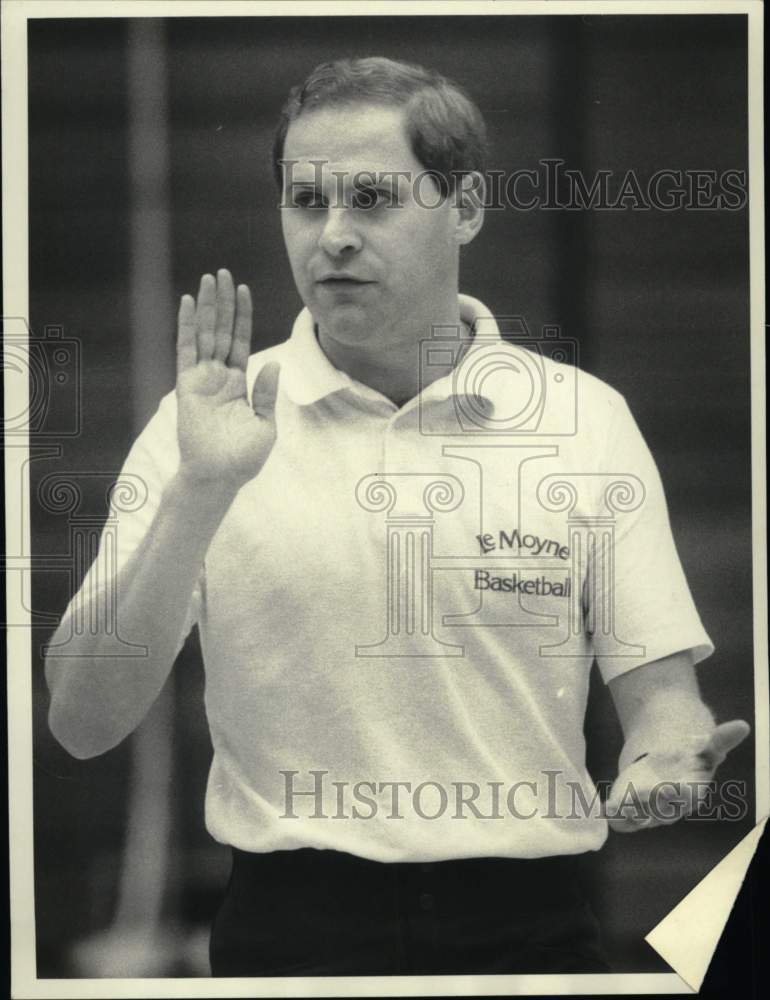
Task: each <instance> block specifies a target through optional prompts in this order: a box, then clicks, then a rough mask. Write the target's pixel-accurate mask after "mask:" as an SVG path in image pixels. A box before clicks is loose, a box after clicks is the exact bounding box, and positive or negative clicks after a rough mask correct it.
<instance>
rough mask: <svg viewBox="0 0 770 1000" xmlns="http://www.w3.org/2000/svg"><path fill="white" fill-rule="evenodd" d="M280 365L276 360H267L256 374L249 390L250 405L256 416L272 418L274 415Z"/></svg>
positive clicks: (266, 418)
mask: <svg viewBox="0 0 770 1000" xmlns="http://www.w3.org/2000/svg"><path fill="white" fill-rule="evenodd" d="M280 373H281V366H280V364H279V363H278V362H277V361H268V363H267V364H266V365H264V366H263V367H262V368H261V369H260V370H259V373H258V374H257V377H256V379H255V380H254V387H253V388H252V390H251V406H252V409H253V410H254V412H255V413H256V414H257V416H258V417H263V418H264V419H265V420H272V419H273V418H274V417H275V399H276V396H277V395H278V377H279V375H280Z"/></svg>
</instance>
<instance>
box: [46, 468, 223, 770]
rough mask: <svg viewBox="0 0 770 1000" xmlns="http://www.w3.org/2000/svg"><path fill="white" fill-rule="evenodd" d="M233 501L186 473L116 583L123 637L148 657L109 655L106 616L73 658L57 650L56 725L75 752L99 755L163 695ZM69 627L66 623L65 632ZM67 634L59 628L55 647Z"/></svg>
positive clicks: (51, 662) (53, 673) (74, 648)
mask: <svg viewBox="0 0 770 1000" xmlns="http://www.w3.org/2000/svg"><path fill="white" fill-rule="evenodd" d="M232 499H233V493H232V491H231V490H230V491H228V490H225V489H222V488H219V487H217V488H214V487H212V488H205V489H204V488H202V486H201V484H194V483H191V482H189V481H188V480H187V479H186V478H185V477H184V475H182V474H178V475H177V476H176V477H175V478H174V479H172V480H171V481H170V482H169V484H168V486H167V488H166V490H165V491H164V494H163V497H162V500H161V503H160V506H159V510H158V513H157V515H156V517H155V520H154V521H153V523H152V525H151V526H150V529H149V531H148V533H147V535H146V536H145V538H144V540H143V542H142V544H141V545H140V546H139V548H138V549H137V551H136V552H135V553H134V554H133V556H132V557H131V559H130V560H129V562H128V563H127V564H126V566H125V567H124V568H123V569H122V570H121V571H120V574H119V576H118V579H117V580H116V581H114V583H113V585H114V586H115V587H116V590H117V594H116V597H117V601H116V606H117V623H118V628H119V632H120V637H121V639H122V640H124V641H126V642H128V643H132V644H135V645H139V646H144V647H146V650H147V652H146V655H144V656H125V657H121V656H118V657H116V656H115V655H114V651H112V650H111V651H110V655H105V653H106V646H105V637H104V634H103V631H102V629H101V626H102V625H103V624H104V623H102V622H99V623H98V626H97V629H96V630H95V631H94V633H93V634H85V635H82V636H78V637H76V638H69V640H68V642H67V655H66V656H57V655H56V651H55V648H52V649H51V651H50V652H49V655H48V657H47V659H46V679H47V681H48V686H49V689H50V691H51V707H50V713H49V724H50V727H51V731H52V732H53V734H54V736H56V738H57V739H58V740H59V742H60V743H61V744H62V745H63V746H64V747H65V748H66V749H67V750H68V751H69V752H70V753H72V754H73V755H74V756H76V757H92V756H95V755H96V754H99V753H104V752H105V751H106V750H109V749H110V748H111V747H113V746H115V745H116V744H117V743H119V742H120V741H121V740H122V739H124V738H125V736H127V735H128V734H129V733H130V732H132V731H133V729H135V728H136V726H137V725H138V724H139V723H140V722H141V720H142V719H143V718H144V716H145V714H146V713H147V711H148V709H149V708H150V706H151V705H152V703H153V702H154V701H155V699H156V697H157V696H158V693H159V692H160V690H161V688H162V686H163V684H164V682H165V680H166V678H167V677H168V674H169V672H170V670H171V667H172V665H173V662H174V657H175V655H176V652H177V648H178V644H179V637H180V634H181V631H182V628H183V626H184V622H185V617H186V614H187V609H188V607H189V602H190V598H191V596H192V593H193V590H194V588H195V585H196V581H197V579H198V576H199V573H200V569H201V566H202V565H203V560H204V558H205V555H206V551H207V549H208V546H209V543H210V541H211V539H212V537H213V535H214V534H215V532H216V530H217V528H218V526H219V524H220V523H221V520H222V518H223V517H224V515H225V513H226V512H227V509H228V507H229V506H230V503H231V502H232ZM65 628H67V626H66V624H65V623H62V625H61V626H60V631H63V630H64V629H65ZM65 638H67V637H66V636H64V635H60V634H59V632H57V633H56V634H55V635H54V637H53V639H52V643H51V646H52V647H55V645H56V643H57V642H62V641H63V640H64V639H65Z"/></svg>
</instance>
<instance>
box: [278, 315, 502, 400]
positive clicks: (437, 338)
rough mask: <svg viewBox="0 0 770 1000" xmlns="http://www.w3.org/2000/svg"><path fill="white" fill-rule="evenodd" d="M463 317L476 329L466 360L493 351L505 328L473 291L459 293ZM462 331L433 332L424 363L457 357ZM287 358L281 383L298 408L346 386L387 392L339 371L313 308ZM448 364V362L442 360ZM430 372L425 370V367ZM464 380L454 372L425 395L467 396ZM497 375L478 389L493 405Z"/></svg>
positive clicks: (364, 392)
mask: <svg viewBox="0 0 770 1000" xmlns="http://www.w3.org/2000/svg"><path fill="white" fill-rule="evenodd" d="M458 301H459V305H460V318H461V319H462V320H463V321H464V322H465V323H467V324H468V326H469V327H470V328H471V331H472V333H473V340H472V341H471V344H470V347H469V348H468V349H467V350H466V352H465V359H466V360H467V358H468V357H469V355H470V354H471V352H473V351H477V350H479V349H483V348H486V349H489V348H490V346H492V347H493V346H494V344H495V343H498V342H500V343H502V339H501V337H500V331H499V330H498V327H497V323H496V321H495V318H494V316H492V314H491V313H490V312H489V310H488V309H487V308H486V306H485V305H484V304H483V303H482V302H479V300H478V299H474V298H472V297H471V296H470V295H459V296H458ZM463 339H464V338H463V334H462V333H461V331H459V330H458V329H457V328H456V327H446V328H443V329H442V328H439V329H437V330H436V331H434V336H433V337H432V338H431V340H430V341H427V339H426V341H425V343H424V344H423V351H422V361H423V365H426V364H427V365H430V359H431V356H433V357H434V358H435V361H434V363H436V364H439V363H442V360H440V359H446V358H448V357H451V356H452V352H454V355H455V356H457V355H458V354H459V351H460V348H461V347H462V345H463ZM286 348H287V355H288V356H287V358H286V361H285V362H284V364H282V366H281V387H282V389H283V391H284V392H285V393H286V394H287V395H288V397H289V399H291V401H292V402H293V403H295V404H297V405H299V406H309V405H311V404H312V403H316V402H318V401H319V400H320V399H323V398H324V397H325V396H328V395H330V394H331V393H334V392H339V391H340V390H342V389H349V390H350V391H352V392H354V393H356V394H357V395H359V396H364V397H371V398H376V399H382V398H383V397H382V394H381V393H379V392H377V391H376V390H375V389H372V388H370V387H369V386H367V385H364V384H363V383H361V382H358V381H357V380H356V379H353V378H351V377H350V375H348V374H347V372H343V371H340V369H338V368H335V367H334V365H333V364H332V363H331V361H329V359H328V358H327V357H326V355H325V354H324V352H323V350H322V349H321V345H320V344H319V343H318V340H317V338H316V335H315V324H314V321H313V317H312V315H311V314H310V311H309V310H308V309H306V308H305V309H303V310H302V312H301V313H300V314H299V316H298V317H297V319H296V320H295V321H294V326H293V328H292V331H291V336H290V337H289V340H288V341H287V343H286ZM443 363H444V364H445V363H446V360H443ZM423 370H425V369H423ZM462 381H463V380H462V379H460V378H458V377H457V373H456V372H450V374H449V375H445V376H443V377H442V378H439V379H436V380H435V381H434V382H431V383H430V385H428V387H427V388H426V389H425V390H424V391H423V392H422V393H421V396H422V397H423V398H425V399H432V400H442V399H448V398H449V397H450V396H457V395H467V394H468V389H467V388H466V387H465V386H464V385H462V384H461V383H462ZM494 383H495V380H494V379H484V384H483V385H481V386H478V387H474V389H473V391H474V394H475V396H476V397H477V398H482V399H483V398H486V399H489V400H490V401H491V402H493V403H494V399H495V395H496V393H495V392H494Z"/></svg>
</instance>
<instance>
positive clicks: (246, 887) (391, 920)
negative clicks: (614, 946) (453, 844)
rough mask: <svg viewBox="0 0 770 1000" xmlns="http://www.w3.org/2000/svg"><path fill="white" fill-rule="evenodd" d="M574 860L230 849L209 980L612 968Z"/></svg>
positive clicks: (213, 939)
mask: <svg viewBox="0 0 770 1000" xmlns="http://www.w3.org/2000/svg"><path fill="white" fill-rule="evenodd" d="M579 866H580V860H579V858H574V857H558V858H543V859H537V860H518V859H513V860H511V859H506V858H472V859H467V860H460V861H438V862H434V863H432V864H420V863H412V862H410V863H405V862H398V863H390V864H386V863H382V862H378V861H367V860H365V859H363V858H358V857H354V856H353V855H350V854H344V853H341V852H338V851H319V850H315V849H314V848H303V849H300V850H295V851H275V852H273V853H267V854H250V853H245V852H243V851H239V850H234V851H233V869H232V875H231V877H230V884H229V886H228V889H227V894H226V896H225V899H224V902H223V904H222V906H221V908H220V910H219V913H218V914H217V917H216V919H215V921H214V926H213V929H212V933H211V946H210V956H211V970H212V974H213V975H215V976H346V975H348V976H350V975H362V976H365V975H370V976H392V975H423V976H424V975H441V974H454V975H461V974H477V975H482V974H489V975H491V974H504V973H508V974H512V973H547V972H551V973H580V972H608V971H609V966H608V965H607V963H606V960H605V958H604V956H603V953H602V948H601V944H600V940H599V928H598V924H597V921H596V918H595V917H594V915H593V913H592V912H591V908H590V907H589V905H588V903H587V901H586V899H585V897H584V895H583V892H582V891H581V888H580V885H579V881H578V879H579Z"/></svg>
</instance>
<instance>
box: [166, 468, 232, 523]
mask: <svg viewBox="0 0 770 1000" xmlns="http://www.w3.org/2000/svg"><path fill="white" fill-rule="evenodd" d="M241 486H242V484H241V483H237V482H234V481H232V480H229V479H227V478H226V477H224V476H219V477H216V478H213V477H212V478H209V477H202V476H199V475H197V474H195V473H194V472H193V471H192V470H190V469H186V468H184V466H180V468H179V469H178V470H177V472H176V474H175V475H174V477H173V478H172V479H171V480H170V482H169V484H168V487H167V489H166V494H167V496H166V499H167V500H168V501H169V502H170V503H171V504H172V505H174V506H175V507H179V508H181V509H183V510H185V512H186V513H187V512H188V511H190V510H192V511H195V512H199V513H201V514H207V513H210V514H214V515H216V514H219V515H220V516H223V515H224V514H225V513H226V512H227V510H228V508H229V507H230V505H231V504H232V502H233V500H234V499H235V497H236V495H237V494H238V492H239V490H240V489H241Z"/></svg>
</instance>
